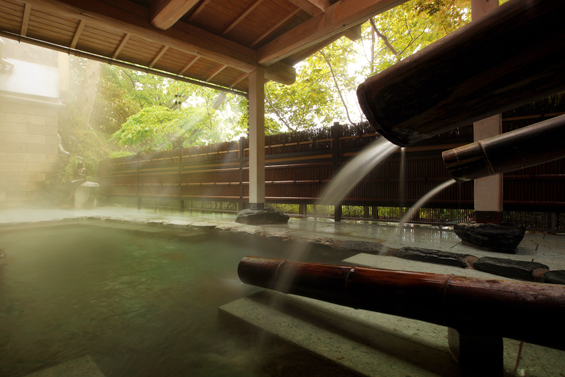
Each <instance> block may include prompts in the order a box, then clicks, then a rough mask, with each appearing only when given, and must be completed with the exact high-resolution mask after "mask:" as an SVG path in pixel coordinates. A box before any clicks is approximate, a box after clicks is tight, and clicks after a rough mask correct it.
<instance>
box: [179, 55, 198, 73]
mask: <svg viewBox="0 0 565 377" xmlns="http://www.w3.org/2000/svg"><path fill="white" fill-rule="evenodd" d="M198 59H200V56H195V57H194V59H192V60H191V61H189V62H188V64H187V65H185V66H184V68H183V69H182V70H181V71H180V72H179V73H178V74H179V75H182V74H183V73H185V72H186V70H187V69H189V68H190V67H192V65H193V64H194V63H196V61H197V60H198Z"/></svg>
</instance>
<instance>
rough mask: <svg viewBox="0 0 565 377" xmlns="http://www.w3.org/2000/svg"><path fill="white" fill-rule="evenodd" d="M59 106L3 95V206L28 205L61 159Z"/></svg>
mask: <svg viewBox="0 0 565 377" xmlns="http://www.w3.org/2000/svg"><path fill="white" fill-rule="evenodd" d="M58 109H59V106H58V105H57V104H50V103H41V102H39V101H36V100H30V99H28V100H26V99H22V98H18V99H13V98H9V96H5V95H2V94H0V208H7V207H21V206H24V205H26V204H27V203H28V202H29V201H30V200H33V199H35V198H36V196H37V194H38V192H39V191H41V190H42V189H43V188H44V187H45V180H46V177H47V173H49V172H50V171H51V170H52V169H53V165H54V163H55V162H56V160H57V149H58V144H59V140H58V137H57V123H58V118H57V113H58Z"/></svg>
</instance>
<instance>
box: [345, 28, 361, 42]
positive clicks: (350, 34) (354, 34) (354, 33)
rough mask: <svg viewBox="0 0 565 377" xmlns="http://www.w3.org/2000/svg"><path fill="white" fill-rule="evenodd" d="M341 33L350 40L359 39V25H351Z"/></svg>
mask: <svg viewBox="0 0 565 377" xmlns="http://www.w3.org/2000/svg"><path fill="white" fill-rule="evenodd" d="M343 35H344V36H345V37H347V38H348V39H349V40H350V41H357V40H359V39H361V25H357V26H353V27H352V28H351V29H348V30H346V31H344V32H343Z"/></svg>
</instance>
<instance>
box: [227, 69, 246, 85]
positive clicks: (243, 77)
mask: <svg viewBox="0 0 565 377" xmlns="http://www.w3.org/2000/svg"><path fill="white" fill-rule="evenodd" d="M246 77H249V73H247V72H246V73H243V74H241V76H239V77H238V78H237V79H235V81H234V82H233V83H232V84H231V85H230V88H233V87H234V86H236V85H237V84H239V83H240V82H241V80H243V79H245V78H246Z"/></svg>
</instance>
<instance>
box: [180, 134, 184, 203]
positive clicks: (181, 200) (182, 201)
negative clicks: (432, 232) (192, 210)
mask: <svg viewBox="0 0 565 377" xmlns="http://www.w3.org/2000/svg"><path fill="white" fill-rule="evenodd" d="M182 152H183V151H182V145H181V146H180V147H179V201H180V203H179V205H180V208H179V211H180V212H181V213H182V212H184V200H183V199H182V157H183V156H182Z"/></svg>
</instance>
